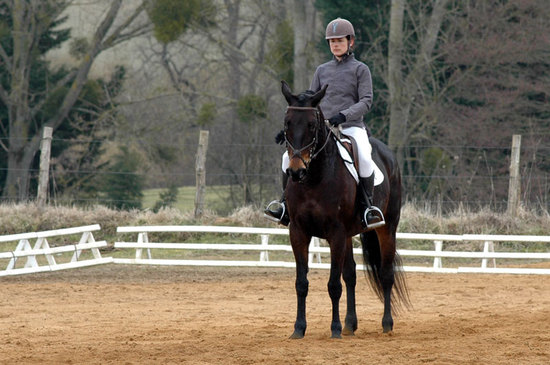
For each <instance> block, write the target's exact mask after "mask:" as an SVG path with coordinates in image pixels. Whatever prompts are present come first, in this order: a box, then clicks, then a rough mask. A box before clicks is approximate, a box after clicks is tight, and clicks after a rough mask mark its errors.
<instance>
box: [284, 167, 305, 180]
mask: <svg viewBox="0 0 550 365" xmlns="http://www.w3.org/2000/svg"><path fill="white" fill-rule="evenodd" d="M288 171H289V172H290V176H291V177H292V181H302V180H304V178H305V177H306V169H298V170H292V169H288Z"/></svg>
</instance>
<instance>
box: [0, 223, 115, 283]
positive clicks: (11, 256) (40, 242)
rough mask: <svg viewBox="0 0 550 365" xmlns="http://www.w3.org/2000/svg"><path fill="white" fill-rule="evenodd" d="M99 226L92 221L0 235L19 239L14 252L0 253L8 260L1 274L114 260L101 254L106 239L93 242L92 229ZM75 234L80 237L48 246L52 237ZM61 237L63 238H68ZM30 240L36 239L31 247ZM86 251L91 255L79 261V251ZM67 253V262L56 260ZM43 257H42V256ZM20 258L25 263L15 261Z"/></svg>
mask: <svg viewBox="0 0 550 365" xmlns="http://www.w3.org/2000/svg"><path fill="white" fill-rule="evenodd" d="M99 229H100V226H99V225H98V224H95V225H90V226H82V227H74V228H63V229H57V230H51V231H42V232H33V233H20V234H12V235H4V236H0V243H9V242H18V243H17V246H16V248H15V249H14V250H13V251H7V252H0V259H3V260H4V261H5V260H9V261H8V264H7V266H6V268H5V269H4V270H0V276H7V275H18V274H28V273H36V272H43V271H56V270H63V269H73V268H77V267H83V266H90V265H98V264H106V263H110V262H113V258H112V257H101V253H100V252H99V248H101V247H106V246H107V242H105V241H95V239H94V236H93V234H92V231H97V230H99ZM75 234H81V236H80V240H79V241H78V242H77V243H74V244H66V243H64V244H63V245H59V246H58V247H50V243H49V242H48V239H49V240H50V241H53V240H54V239H55V238H60V237H62V236H67V235H75ZM63 238H65V239H66V238H67V237H63ZM30 240H36V242H35V243H34V247H33V246H31V243H30ZM85 250H90V251H91V254H92V257H93V258H90V259H85V260H82V259H81V254H82V252H83V251H85ZM67 252H69V253H71V252H72V256H71V258H70V259H69V261H68V262H62V263H60V262H58V261H61V260H62V256H63V253H67ZM42 256H43V258H45V260H44V259H41V257H42ZM65 256H68V255H65ZM23 259H26V261H25V263H24V264H23V265H20V264H18V262H19V261H20V260H23ZM0 262H1V261H0ZM19 266H21V267H19Z"/></svg>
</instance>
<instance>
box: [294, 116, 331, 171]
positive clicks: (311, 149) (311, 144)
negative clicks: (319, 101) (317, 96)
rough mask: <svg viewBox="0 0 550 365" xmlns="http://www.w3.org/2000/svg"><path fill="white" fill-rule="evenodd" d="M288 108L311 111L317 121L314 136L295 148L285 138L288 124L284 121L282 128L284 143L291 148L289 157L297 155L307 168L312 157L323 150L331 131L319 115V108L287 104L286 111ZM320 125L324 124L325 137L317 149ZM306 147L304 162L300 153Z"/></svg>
mask: <svg viewBox="0 0 550 365" xmlns="http://www.w3.org/2000/svg"><path fill="white" fill-rule="evenodd" d="M289 110H296V111H313V112H315V119H316V121H317V124H316V126H315V136H314V137H313V139H312V140H311V142H309V143H308V144H307V145H305V146H304V147H302V148H295V147H294V146H293V145H292V143H291V142H290V141H289V140H288V138H287V134H286V133H287V130H288V126H287V124H286V123H285V128H284V136H285V142H286V145H287V147H288V148H290V149H291V150H292V155H290V156H289V157H290V158H291V159H292V158H294V157H297V158H299V159H300V160H302V162H303V163H304V165H305V166H306V170H307V169H308V168H309V164H310V163H311V161H313V159H314V158H315V157H317V156H318V155H319V153H321V151H323V150H324V149H325V147H326V146H327V143H328V141H329V138H330V132H331V129H330V128H329V127H328V126H327V124H326V123H327V121H324V122H325V123H323V118H322V117H321V111H320V110H319V108H314V107H311V106H288V107H287V112H288V111H289ZM321 125H324V126H325V129H327V130H328V131H327V133H326V135H327V137H326V139H325V142H324V143H323V145H322V146H321V148H319V149H318V150H317V149H316V148H317V142H318V140H319V130H320V129H321ZM306 149H309V156H310V158H309V162H306V161H305V160H304V159H303V158H302V155H301V153H302V152H303V151H304V150H306Z"/></svg>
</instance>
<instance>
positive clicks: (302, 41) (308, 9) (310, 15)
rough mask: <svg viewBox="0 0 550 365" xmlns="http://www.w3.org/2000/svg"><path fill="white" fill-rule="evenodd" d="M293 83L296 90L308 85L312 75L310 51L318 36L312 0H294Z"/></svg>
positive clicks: (301, 89)
mask: <svg viewBox="0 0 550 365" xmlns="http://www.w3.org/2000/svg"><path fill="white" fill-rule="evenodd" d="M293 5H294V8H293V9H294V14H293V15H292V20H293V24H294V66H293V69H294V85H293V89H294V90H296V91H303V90H306V89H307V88H308V87H309V84H310V83H311V77H312V76H313V70H312V61H313V60H314V58H313V57H312V56H311V54H310V53H311V51H312V50H313V48H314V45H315V43H316V42H317V41H318V39H317V38H318V36H319V34H321V32H319V31H318V26H319V22H318V19H317V18H318V14H317V11H316V10H315V6H314V4H313V1H312V0H308V1H303V0H294V4H293Z"/></svg>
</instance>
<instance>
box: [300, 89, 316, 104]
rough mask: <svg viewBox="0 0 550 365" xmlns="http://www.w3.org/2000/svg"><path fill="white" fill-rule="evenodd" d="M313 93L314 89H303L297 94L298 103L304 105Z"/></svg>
mask: <svg viewBox="0 0 550 365" xmlns="http://www.w3.org/2000/svg"><path fill="white" fill-rule="evenodd" d="M313 95H315V91H313V90H306V91H303V92H301V93H300V94H298V96H297V98H298V102H299V103H300V105H304V104H306V103H307V102H308V101H309V100H310V99H311V97H312V96H313Z"/></svg>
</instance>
